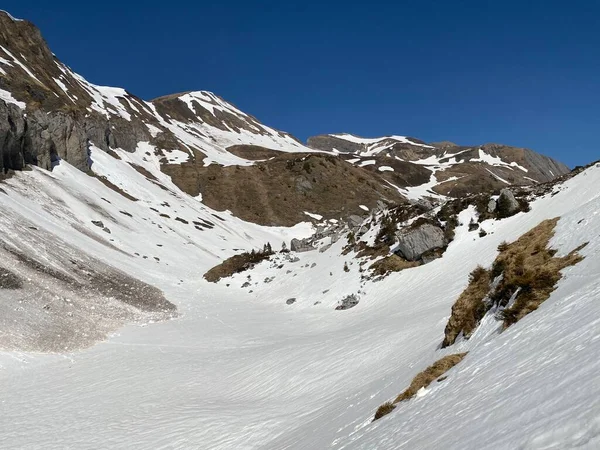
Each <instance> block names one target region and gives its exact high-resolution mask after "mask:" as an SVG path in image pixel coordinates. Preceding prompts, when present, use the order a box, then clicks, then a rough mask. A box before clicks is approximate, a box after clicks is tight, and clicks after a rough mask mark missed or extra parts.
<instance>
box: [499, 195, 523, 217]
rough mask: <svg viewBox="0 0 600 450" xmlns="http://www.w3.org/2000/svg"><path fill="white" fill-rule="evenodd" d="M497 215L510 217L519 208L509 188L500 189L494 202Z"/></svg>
mask: <svg viewBox="0 0 600 450" xmlns="http://www.w3.org/2000/svg"><path fill="white" fill-rule="evenodd" d="M496 209H497V211H498V215H499V217H501V218H502V217H510V216H512V215H514V214H516V213H518V212H519V211H520V210H521V206H520V205H519V202H518V201H517V199H516V198H515V194H513V193H512V191H511V190H510V189H502V190H501V191H500V197H498V201H497V203H496Z"/></svg>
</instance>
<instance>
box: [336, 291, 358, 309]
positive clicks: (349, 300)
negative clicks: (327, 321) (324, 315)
mask: <svg viewBox="0 0 600 450" xmlns="http://www.w3.org/2000/svg"><path fill="white" fill-rule="evenodd" d="M358 300H359V298H358V296H357V295H356V294H350V295H348V296H347V297H346V298H344V299H343V300H342V301H341V302H340V304H339V305H338V306H337V307H336V308H335V309H336V311H343V310H346V309H350V308H354V307H355V306H356V305H358Z"/></svg>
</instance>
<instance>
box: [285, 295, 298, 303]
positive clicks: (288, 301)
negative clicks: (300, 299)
mask: <svg viewBox="0 0 600 450" xmlns="http://www.w3.org/2000/svg"><path fill="white" fill-rule="evenodd" d="M294 303H296V299H295V298H294V297H292V298H288V299H287V300H286V301H285V304H286V305H293V304H294Z"/></svg>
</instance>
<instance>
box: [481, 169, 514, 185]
mask: <svg viewBox="0 0 600 450" xmlns="http://www.w3.org/2000/svg"><path fill="white" fill-rule="evenodd" d="M485 170H487V171H488V172H489V173H491V174H492V176H493V177H494V178H495V179H496V180H498V181H502V182H503V183H506V184H510V183H509V182H508V181H506V180H505V179H504V178H500V177H499V176H498V175H496V174H495V173H494V172H492V171H491V170H490V169H485Z"/></svg>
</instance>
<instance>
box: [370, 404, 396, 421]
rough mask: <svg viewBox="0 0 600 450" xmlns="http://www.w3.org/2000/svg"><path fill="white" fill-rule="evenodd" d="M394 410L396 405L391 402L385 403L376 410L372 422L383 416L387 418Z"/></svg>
mask: <svg viewBox="0 0 600 450" xmlns="http://www.w3.org/2000/svg"><path fill="white" fill-rule="evenodd" d="M394 409H396V405H394V404H393V403H392V402H385V403H384V404H383V405H381V406H380V407H379V408H377V411H376V412H375V417H374V418H373V421H375V420H378V419H381V418H382V417H383V416H387V415H388V414H389V413H391V412H392V411H393V410H394Z"/></svg>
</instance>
